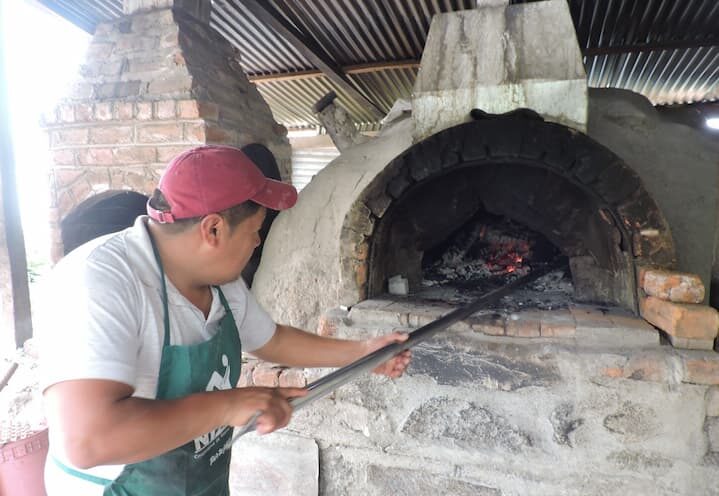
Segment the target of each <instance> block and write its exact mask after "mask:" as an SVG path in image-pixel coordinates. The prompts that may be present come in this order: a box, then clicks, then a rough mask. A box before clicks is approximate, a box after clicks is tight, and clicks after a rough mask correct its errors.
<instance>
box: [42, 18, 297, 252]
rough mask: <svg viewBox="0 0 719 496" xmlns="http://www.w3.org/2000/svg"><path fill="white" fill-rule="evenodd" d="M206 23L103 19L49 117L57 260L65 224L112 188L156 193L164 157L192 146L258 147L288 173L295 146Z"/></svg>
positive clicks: (234, 53)
mask: <svg viewBox="0 0 719 496" xmlns="http://www.w3.org/2000/svg"><path fill="white" fill-rule="evenodd" d="M239 57H240V54H239V53H238V52H237V50H236V49H235V48H233V47H232V46H231V45H230V44H229V43H228V42H227V41H226V40H224V39H223V38H222V37H221V36H220V35H219V34H218V33H216V32H214V31H213V30H211V29H210V28H209V26H208V25H206V24H203V23H201V22H199V21H197V20H196V19H195V18H194V17H192V16H189V15H186V14H184V13H183V11H182V10H179V9H178V10H175V11H173V10H171V9H168V8H165V9H159V10H151V11H143V12H139V13H135V14H133V15H130V16H126V17H123V18H120V19H118V20H116V21H114V22H111V23H106V24H100V25H98V27H97V29H96V32H95V34H94V37H93V39H92V42H91V43H90V46H89V48H88V53H87V60H86V63H85V65H84V66H83V67H82V70H81V74H80V78H79V80H78V81H77V82H76V84H75V85H74V86H73V88H72V91H71V93H70V94H69V95H68V97H67V98H66V99H65V100H64V101H63V102H62V103H61V104H59V105H58V106H57V108H55V109H54V110H53V111H51V112H49V113H48V114H47V115H46V116H45V125H46V128H47V131H48V135H49V142H50V149H51V150H52V153H53V157H54V166H53V168H52V170H51V173H50V181H51V224H52V231H53V245H54V246H53V258H54V259H55V260H57V259H58V258H59V257H60V256H61V254H62V243H61V240H60V235H59V222H60V220H62V219H63V218H64V217H65V216H66V215H67V214H68V213H69V212H70V211H71V210H72V209H73V208H75V207H77V206H78V205H79V204H80V203H82V202H83V201H85V200H87V199H88V198H90V197H92V196H94V195H96V194H98V193H101V192H103V191H108V190H133V191H136V192H139V193H144V194H149V193H151V192H152V189H153V187H154V185H155V184H156V182H157V179H158V177H159V174H160V173H161V171H162V169H163V168H164V166H165V165H166V163H167V162H168V161H169V160H170V159H171V158H172V157H173V156H174V155H176V154H177V153H179V152H181V151H182V150H185V149H187V148H190V147H192V146H197V145H202V144H206V143H219V144H228V145H235V146H243V145H247V144H250V143H261V144H264V145H265V146H267V147H268V148H269V149H270V150H271V151H272V152H273V154H274V155H275V157H276V159H277V162H278V165H279V168H280V172H281V175H282V177H283V179H285V180H289V179H290V146H289V142H288V141H287V138H286V130H285V128H284V127H282V126H280V125H278V124H277V123H276V122H275V121H274V119H273V117H272V114H271V112H270V109H269V107H268V105H267V104H266V102H265V101H264V100H263V99H262V97H261V96H260V94H259V92H258V91H257V89H256V88H255V87H254V85H252V84H251V83H250V82H249V81H248V80H247V77H246V76H245V74H244V73H243V72H242V69H241V68H240V65H239Z"/></svg>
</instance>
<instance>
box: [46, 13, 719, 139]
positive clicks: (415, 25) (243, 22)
mask: <svg viewBox="0 0 719 496" xmlns="http://www.w3.org/2000/svg"><path fill="white" fill-rule="evenodd" d="M42 1H43V3H44V4H46V5H53V9H54V10H56V11H58V12H60V13H61V14H62V15H64V16H65V17H67V18H68V19H70V20H71V21H73V22H76V23H77V24H78V25H81V26H82V27H84V25H88V24H93V23H97V22H99V21H101V20H107V19H108V18H112V17H116V16H119V15H121V13H122V8H121V4H122V2H121V0H85V1H83V2H82V3H80V2H72V1H69V0H42ZM526 1H532V0H512V1H511V2H510V3H513V4H515V3H525V2H526ZM260 3H261V4H262V5H265V6H267V7H268V8H270V9H272V10H273V11H274V12H275V14H276V15H278V16H279V17H281V18H282V20H283V21H285V22H286V23H287V24H288V25H290V26H291V27H292V28H293V29H294V30H295V31H296V32H297V33H299V34H300V35H301V36H303V37H304V38H306V39H308V40H310V42H311V43H312V44H314V45H316V46H319V47H320V50H321V51H322V52H324V53H323V54H322V55H323V56H324V57H325V58H326V59H327V60H328V61H329V62H331V63H332V64H333V65H334V66H335V67H337V68H340V69H342V68H347V67H348V66H356V65H358V64H368V63H380V62H388V61H390V62H391V61H399V60H415V61H419V59H420V58H421V53H422V49H423V46H424V42H425V39H426V36H427V33H428V31H429V25H430V22H431V19H432V16H433V15H434V14H436V13H439V12H448V11H455V10H462V9H469V8H473V7H474V6H475V3H476V2H475V0H362V1H356V0H266V1H264V2H260ZM568 3H569V7H570V11H571V13H572V18H573V19H574V24H575V28H576V30H577V38H578V40H579V43H580V45H581V47H582V49H583V51H584V54H585V58H584V62H585V67H586V69H587V75H588V83H589V85H590V86H592V87H614V88H625V89H630V90H632V91H635V92H638V93H641V94H643V95H645V96H646V97H647V98H649V100H651V101H652V102H653V103H655V104H678V103H691V102H701V101H714V100H717V99H719V1H718V0H644V1H636V0H568ZM212 5H213V11H212V16H211V24H212V26H213V27H214V28H215V29H217V31H218V32H220V33H221V34H222V35H223V36H225V37H226V38H227V39H228V40H229V41H230V42H231V43H232V44H234V45H235V46H237V47H238V49H239V50H240V52H241V54H242V65H243V67H244V68H245V70H246V72H247V73H248V74H249V75H250V76H267V75H273V74H274V75H286V74H287V73H302V72H305V71H312V70H314V69H316V68H315V67H314V66H313V65H312V63H310V62H309V61H308V59H307V57H306V56H304V55H303V54H302V50H300V49H298V48H296V47H294V46H292V44H291V43H289V42H288V41H286V40H285V39H284V38H283V37H282V36H280V35H278V34H276V33H275V32H274V31H273V30H271V29H270V28H268V27H266V25H264V24H263V23H262V22H260V21H258V20H257V19H256V17H255V16H254V15H253V14H252V13H251V11H250V10H249V9H248V8H247V7H246V6H245V5H244V4H243V0H213V4H212ZM63 12H64V13H63ZM78 20H81V21H82V23H84V25H83V24H81V23H80V21H78ZM415 76H416V68H411V67H410V68H406V67H405V68H402V69H395V68H393V69H383V70H377V71H375V72H362V73H350V74H346V79H347V80H348V81H350V82H351V84H352V85H353V86H354V87H355V89H356V90H358V91H359V92H360V93H362V94H363V95H364V96H365V97H366V98H367V99H369V100H370V101H371V102H372V103H374V104H375V105H376V106H377V107H378V108H380V109H381V110H383V111H385V112H386V111H388V110H389V108H390V106H391V105H392V103H393V102H394V101H395V100H396V99H397V98H409V96H410V94H411V90H412V86H413V84H414V79H415ZM258 87H259V90H260V92H261V93H262V94H263V96H264V97H265V98H266V99H267V101H268V103H269V105H270V107H271V108H272V111H273V112H274V115H275V118H276V119H277V120H278V121H279V122H281V123H282V124H284V125H286V126H288V127H306V126H311V125H317V124H318V122H317V120H316V118H315V117H314V115H313V114H312V110H311V107H312V105H313V104H314V103H315V102H316V101H317V100H318V99H319V98H320V97H322V96H323V95H324V94H325V93H327V92H328V91H330V90H334V91H335V92H336V93H337V94H338V95H339V98H340V102H341V103H342V104H343V105H344V106H346V107H347V108H348V110H349V111H350V114H351V115H352V116H353V118H354V119H355V120H356V121H357V122H359V123H362V125H363V127H371V126H372V125H373V123H376V117H375V116H374V115H373V114H372V112H371V111H369V110H368V109H366V108H364V107H363V106H362V105H361V104H360V103H358V102H356V101H355V100H353V99H351V98H350V97H349V96H348V95H347V93H346V92H345V91H343V90H342V89H341V88H339V87H338V86H337V85H336V84H335V83H333V82H332V81H330V80H329V79H328V78H326V77H325V76H323V75H322V74H315V75H311V74H310V75H306V76H305V77H303V78H301V79H291V80H288V79H283V80H274V81H262V82H258Z"/></svg>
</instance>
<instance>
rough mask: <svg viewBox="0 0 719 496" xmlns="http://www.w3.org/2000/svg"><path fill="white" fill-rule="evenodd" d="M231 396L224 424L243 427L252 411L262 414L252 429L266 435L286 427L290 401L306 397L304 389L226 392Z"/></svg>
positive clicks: (252, 388) (263, 388)
mask: <svg viewBox="0 0 719 496" xmlns="http://www.w3.org/2000/svg"><path fill="white" fill-rule="evenodd" d="M225 394H227V395H228V396H231V397H232V398H233V401H232V402H230V403H229V405H228V406H229V408H228V411H227V417H226V421H225V423H226V424H227V425H234V426H240V425H244V424H246V423H247V422H248V421H249V420H250V418H251V417H252V415H253V414H254V413H255V412H262V414H261V415H260V416H259V417H258V418H257V422H256V430H257V432H258V433H260V434H268V433H270V432H273V431H276V430H277V429H281V428H282V427H284V426H286V425H287V423H288V422H289V421H290V417H291V416H292V405H291V404H290V403H289V400H290V399H291V398H299V397H302V396H305V395H306V394H307V389H304V388H265V387H247V388H235V389H231V390H230V389H228V390H226V392H225Z"/></svg>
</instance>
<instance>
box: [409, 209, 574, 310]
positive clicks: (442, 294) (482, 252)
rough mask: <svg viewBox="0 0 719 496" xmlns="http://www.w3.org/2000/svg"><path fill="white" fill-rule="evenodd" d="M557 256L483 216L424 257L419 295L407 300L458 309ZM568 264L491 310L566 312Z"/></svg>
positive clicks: (520, 231) (546, 245)
mask: <svg viewBox="0 0 719 496" xmlns="http://www.w3.org/2000/svg"><path fill="white" fill-rule="evenodd" d="M560 257H561V255H560V253H559V250H557V248H556V247H554V246H553V245H552V244H551V243H550V242H549V241H547V239H546V238H545V237H544V236H542V235H541V234H539V233H536V232H534V231H530V230H528V229H527V228H526V227H524V226H522V225H520V224H517V223H516V222H514V221H512V220H509V219H506V218H501V217H497V216H492V215H491V214H487V213H486V212H485V213H483V214H481V215H479V216H477V217H475V218H474V219H473V220H472V221H471V222H470V223H468V224H467V225H466V226H464V227H463V228H462V229H461V230H459V231H457V232H455V233H454V234H453V235H452V236H451V237H450V238H449V239H448V240H447V242H445V243H444V244H443V245H441V246H438V247H436V248H434V249H433V250H430V251H428V252H427V253H426V254H425V259H424V262H423V266H424V268H423V270H424V272H423V281H422V284H421V289H420V290H419V291H418V292H416V293H415V294H414V295H412V296H413V297H414V298H419V299H421V300H427V301H443V302H447V303H452V304H457V305H462V304H467V303H470V302H471V301H473V300H475V299H476V298H478V297H480V296H482V295H483V294H485V293H487V292H488V291H491V290H493V289H496V288H499V287H502V286H504V285H505V284H507V283H509V282H512V281H513V280H515V279H517V278H518V277H521V276H524V275H527V274H528V273H530V272H531V271H532V267H538V266H539V265H542V264H544V263H547V262H549V261H550V260H554V259H557V258H560ZM572 293H573V287H572V281H571V276H570V272H569V263H568V262H567V261H566V259H565V263H564V266H563V267H562V268H561V269H558V270H555V271H553V272H551V273H549V274H547V275H545V276H543V277H541V278H540V279H537V280H536V281H534V282H533V283H531V284H529V285H527V286H526V287H523V288H520V289H518V290H516V291H514V292H513V293H512V294H510V295H508V296H505V297H504V298H502V299H501V300H499V301H498V302H497V303H495V304H494V305H493V306H492V307H490V308H491V309H494V310H504V311H507V312H516V311H518V310H522V309H539V310H553V309H558V308H566V307H567V306H568V304H569V303H570V302H571V301H572Z"/></svg>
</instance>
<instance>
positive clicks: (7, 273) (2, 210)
mask: <svg viewBox="0 0 719 496" xmlns="http://www.w3.org/2000/svg"><path fill="white" fill-rule="evenodd" d="M2 10H3V8H2V5H0V16H2V14H3V13H2V12H1V11H2ZM0 18H2V17H0ZM4 49H5V47H4V46H3V43H2V39H0V108H2V109H7V108H8V102H9V99H8V91H7V88H8V85H7V77H6V76H7V74H8V71H7V70H6V67H5V60H4V56H3V53H7V52H4ZM10 136H11V133H10V120H9V117H8V112H5V111H3V112H0V295H1V296H2V300H1V301H0V322H1V323H2V325H0V329H2V332H3V333H6V332H7V333H13V336H12V338H11V336H8V335H5V336H2V337H1V338H0V342H2V343H3V344H5V343H7V342H10V341H14V344H15V346H17V347H20V346H22V345H23V344H24V343H25V341H27V340H28V339H30V338H31V337H32V319H31V313H30V291H29V287H28V280H27V278H28V276H27V260H26V256H25V240H24V239H23V235H22V223H21V221H20V205H19V204H18V195H17V185H16V184H17V183H16V180H15V159H14V157H13V150H12V141H11V138H10Z"/></svg>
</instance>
